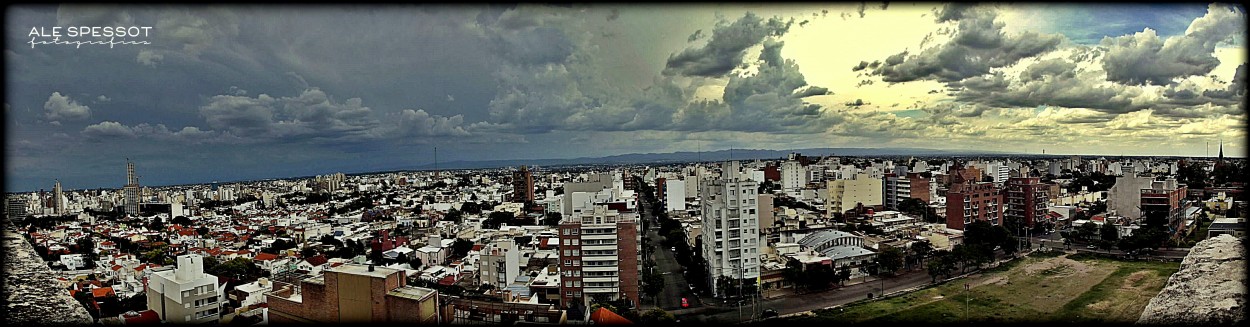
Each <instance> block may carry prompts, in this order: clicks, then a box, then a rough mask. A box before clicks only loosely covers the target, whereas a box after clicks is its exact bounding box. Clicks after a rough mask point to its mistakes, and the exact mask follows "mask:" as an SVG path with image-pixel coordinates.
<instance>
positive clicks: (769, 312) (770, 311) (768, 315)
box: [760, 309, 778, 319]
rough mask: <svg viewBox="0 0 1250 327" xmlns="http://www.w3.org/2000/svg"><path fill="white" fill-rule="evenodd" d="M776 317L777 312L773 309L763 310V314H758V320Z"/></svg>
mask: <svg viewBox="0 0 1250 327" xmlns="http://www.w3.org/2000/svg"><path fill="white" fill-rule="evenodd" d="M777 316H778V314H777V310H773V309H764V312H761V313H760V319H768V318H776V317H777Z"/></svg>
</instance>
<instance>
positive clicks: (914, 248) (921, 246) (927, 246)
mask: <svg viewBox="0 0 1250 327" xmlns="http://www.w3.org/2000/svg"><path fill="white" fill-rule="evenodd" d="M911 253H914V254H916V257H917V258H919V259H920V262H921V263H924V258H926V257H928V256H929V254H931V253H933V243H929V241H928V240H925V241H920V242H914V243H912V244H911Z"/></svg>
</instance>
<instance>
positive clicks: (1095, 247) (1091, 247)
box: [1085, 244, 1098, 250]
mask: <svg viewBox="0 0 1250 327" xmlns="http://www.w3.org/2000/svg"><path fill="white" fill-rule="evenodd" d="M1085 248H1086V249H1090V250H1094V249H1097V248H1098V246H1097V245H1093V244H1090V245H1089V246H1086V247H1085Z"/></svg>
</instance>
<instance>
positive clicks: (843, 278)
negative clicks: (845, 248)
mask: <svg viewBox="0 0 1250 327" xmlns="http://www.w3.org/2000/svg"><path fill="white" fill-rule="evenodd" d="M834 276H835V279H836V280H837V282H838V285H845V284H846V282H847V281H850V280H851V266H850V265H844V266H842V267H840V268H838V272H837V273H836V274H835V275H834Z"/></svg>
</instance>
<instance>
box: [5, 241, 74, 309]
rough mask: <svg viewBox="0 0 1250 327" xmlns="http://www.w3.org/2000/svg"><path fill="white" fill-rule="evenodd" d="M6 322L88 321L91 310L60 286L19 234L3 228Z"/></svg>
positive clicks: (32, 248) (50, 271)
mask: <svg viewBox="0 0 1250 327" xmlns="http://www.w3.org/2000/svg"><path fill="white" fill-rule="evenodd" d="M3 251H4V297H5V301H4V309H5V313H4V314H3V316H4V322H5V323H6V324H5V325H8V326H14V324H16V325H17V326H27V325H69V324H73V325H89V324H91V323H92V318H91V314H89V313H87V309H85V308H83V307H82V304H79V303H78V301H77V300H74V298H72V297H70V296H69V292H68V291H66V290H65V289H63V288H61V287H60V286H59V285H58V284H57V282H56V277H55V276H54V275H53V274H52V270H51V269H49V268H48V265H47V264H46V263H44V262H43V259H42V258H39V255H38V254H36V253H35V249H34V247H31V246H30V243H29V242H27V241H26V238H24V237H22V235H21V234H18V233H17V232H14V231H12V229H11V228H5V229H4V250H3Z"/></svg>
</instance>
